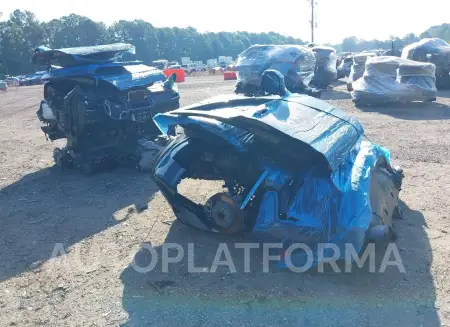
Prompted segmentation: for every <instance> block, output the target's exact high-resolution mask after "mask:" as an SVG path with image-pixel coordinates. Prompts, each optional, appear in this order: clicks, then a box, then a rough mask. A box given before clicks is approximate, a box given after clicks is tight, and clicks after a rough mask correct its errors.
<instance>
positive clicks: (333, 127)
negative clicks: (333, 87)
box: [154, 94, 364, 171]
mask: <svg viewBox="0 0 450 327" xmlns="http://www.w3.org/2000/svg"><path fill="white" fill-rule="evenodd" d="M154 121H155V123H156V125H157V126H158V127H159V129H160V130H161V132H163V133H167V132H168V130H169V128H170V126H172V125H181V126H183V125H189V124H196V125H199V126H200V127H203V128H205V129H208V131H209V132H213V133H216V134H217V135H219V136H221V137H223V138H225V139H228V140H229V141H230V142H231V143H233V142H234V145H235V146H236V147H239V146H244V147H245V145H243V144H238V143H236V138H237V139H239V133H242V130H245V131H249V132H251V133H253V134H255V135H258V136H261V137H265V138H267V135H268V134H269V135H271V136H273V137H270V138H271V140H272V141H273V140H274V139H275V142H278V143H279V146H288V144H292V143H291V142H292V141H294V143H295V142H301V143H303V144H307V145H309V147H310V149H311V150H312V151H315V152H317V153H319V154H320V155H321V156H322V157H323V158H324V159H325V160H326V161H327V162H328V164H329V167H330V168H331V170H333V171H334V170H336V169H338V168H339V166H341V165H342V164H343V163H344V162H345V160H346V158H348V156H349V155H350V154H351V152H352V150H354V149H355V148H357V147H359V144H360V140H361V136H362V135H363V134H364V129H363V127H362V126H361V124H360V123H359V122H358V121H356V120H355V119H354V118H352V117H350V116H348V115H347V114H345V113H344V112H343V111H342V110H340V109H337V108H335V107H333V106H332V105H330V104H328V103H326V102H324V101H321V100H318V99H316V98H313V97H309V96H306V95H297V94H295V95H290V96H288V97H284V98H273V97H267V98H245V97H239V96H231V97H217V98H212V99H209V100H206V101H203V102H200V103H197V104H195V105H192V106H188V107H184V108H181V109H177V110H174V111H171V112H168V113H163V114H158V115H156V116H155V117H154ZM230 125H231V126H234V127H237V129H235V130H231V132H230V128H229V126H230ZM230 134H231V135H230ZM356 150H357V149H356ZM293 151H294V150H293Z"/></svg>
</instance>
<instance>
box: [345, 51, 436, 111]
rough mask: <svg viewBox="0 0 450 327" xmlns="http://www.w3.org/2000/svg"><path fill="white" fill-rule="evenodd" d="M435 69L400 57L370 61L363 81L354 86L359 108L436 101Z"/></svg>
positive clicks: (429, 65)
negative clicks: (360, 106)
mask: <svg viewBox="0 0 450 327" xmlns="http://www.w3.org/2000/svg"><path fill="white" fill-rule="evenodd" d="M434 74H435V66H434V65H433V64H430V63H421V62H416V61H412V60H408V59H401V58H397V57H390V56H382V57H373V58H369V59H368V60H367V62H366V68H365V72H364V75H363V77H362V78H360V79H358V80H357V81H356V82H354V83H353V92H352V98H353V101H354V102H355V103H357V104H364V105H378V104H386V103H395V102H401V103H405V102H413V101H422V102H431V101H434V100H436V83H435V82H436V79H435V75H434Z"/></svg>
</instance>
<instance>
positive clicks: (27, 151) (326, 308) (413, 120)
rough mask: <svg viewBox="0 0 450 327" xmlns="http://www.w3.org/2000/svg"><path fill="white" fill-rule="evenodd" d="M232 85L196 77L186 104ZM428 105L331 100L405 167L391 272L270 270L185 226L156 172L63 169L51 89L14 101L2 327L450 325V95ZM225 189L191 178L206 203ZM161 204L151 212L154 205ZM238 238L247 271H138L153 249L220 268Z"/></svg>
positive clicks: (5, 116) (344, 96)
mask: <svg viewBox="0 0 450 327" xmlns="http://www.w3.org/2000/svg"><path fill="white" fill-rule="evenodd" d="M233 84H234V83H233V82H228V81H227V82H225V81H222V80H221V79H220V77H196V78H189V79H188V80H187V82H186V83H184V84H181V85H180V90H181V92H182V104H183V105H186V104H191V103H194V102H196V101H198V100H201V99H204V98H206V97H209V96H213V95H217V94H220V93H230V92H231V91H232V89H233ZM439 95H440V96H439V98H438V100H437V102H436V103H433V104H429V105H427V106H425V107H421V106H409V107H396V108H389V109H388V108H376V109H373V108H372V109H371V110H361V109H356V108H355V107H354V106H353V104H352V102H351V100H350V97H349V94H348V93H347V92H346V91H345V86H344V85H343V84H340V83H338V84H337V85H336V86H335V88H334V89H333V91H327V92H326V93H325V94H324V96H323V98H324V99H326V100H329V102H330V103H332V104H333V105H336V106H339V107H341V108H343V109H345V110H346V111H347V112H349V113H351V114H353V115H355V116H356V117H357V118H359V119H360V121H361V122H362V123H363V124H364V125H365V128H366V132H367V135H368V137H369V138H370V139H372V140H374V141H377V142H379V143H381V144H383V145H385V146H386V147H388V148H389V149H390V150H391V151H392V160H393V162H394V164H398V165H401V166H402V167H403V168H404V171H405V175H406V178H405V180H404V186H403V191H402V193H401V200H402V202H403V204H402V205H403V207H404V219H403V220H400V221H399V222H398V224H397V232H398V239H397V241H396V242H397V245H398V248H399V249H400V254H401V257H402V259H403V263H404V266H405V269H406V273H405V274H403V273H400V272H399V271H398V270H397V269H396V268H395V267H389V268H388V269H387V271H386V272H385V273H379V272H377V273H370V272H369V271H368V270H367V269H365V268H361V269H354V270H353V272H351V273H340V274H339V273H331V272H327V273H325V274H323V273H322V274H319V273H317V272H315V271H312V272H308V273H304V274H295V273H292V272H278V271H273V272H271V273H263V270H262V266H261V261H260V260H259V259H260V253H259V252H257V251H255V252H254V256H253V257H252V258H254V259H255V260H252V265H251V268H252V269H251V272H250V273H244V272H243V271H244V269H243V260H242V259H243V251H242V250H235V249H234V243H235V242H242V241H244V238H234V239H230V238H225V237H222V236H217V235H210V234H205V233H202V232H199V231H195V230H192V229H190V228H187V227H185V226H183V225H181V224H180V223H177V222H176V221H174V215H173V213H172V212H171V210H170V208H169V206H168V204H167V203H166V202H165V200H164V199H163V197H162V196H161V195H160V194H159V192H158V190H157V188H156V187H155V185H154V184H153V183H152V181H151V178H150V176H149V175H148V174H145V173H139V172H135V171H130V170H125V169H120V170H116V171H113V172H104V173H99V174H96V175H94V176H91V177H87V176H83V175H81V174H80V173H77V172H60V171H58V170H57V169H55V168H53V167H52V164H53V163H52V150H53V148H54V147H55V143H56V145H61V144H60V143H58V142H55V143H53V144H52V143H51V142H49V141H46V140H45V137H44V135H43V134H42V133H41V131H40V129H39V127H40V124H39V122H38V120H37V118H36V116H35V112H36V110H37V106H38V103H39V101H40V99H41V96H42V87H41V86H33V87H22V88H19V90H18V91H14V90H9V91H7V92H2V93H0V113H1V117H2V120H1V124H0V126H1V128H0V187H1V190H0V209H1V210H0V222H1V229H0V248H1V249H2V250H1V251H0V262H1V264H0V326H130V327H131V326H396V327H397V326H450V293H449V292H450V274H449V273H450V272H449V267H450V263H449V257H450V256H449V255H450V247H449V244H450V242H449V241H450V235H449V233H450V217H449V214H450V213H449V212H450V210H449V209H450V203H449V201H448V200H449V194H450V186H449V185H450V177H449V174H448V172H449V171H450V162H449V154H450V140H449V138H448V137H447V135H449V134H450V133H449V132H450V124H449V120H448V119H450V92H441V93H440V94H439ZM216 186H217V185H214V184H210V183H201V182H198V181H188V182H187V183H185V184H183V186H182V187H183V188H184V189H185V190H186V191H187V192H189V193H190V194H191V196H192V197H193V198H195V199H198V200H202V201H204V200H205V199H206V196H207V195H209V194H211V192H212V191H213V190H214V187H216ZM147 204H148V209H146V210H143V211H141V210H140V209H142V208H144V207H145V206H146V205H147ZM220 242H228V244H229V249H230V251H231V253H232V256H233V259H234V263H235V265H236V268H237V270H238V273H236V274H228V273H227V270H225V269H220V268H219V269H218V271H217V272H216V273H209V274H205V273H187V266H188V261H187V260H183V261H181V262H180V263H178V264H173V265H171V266H170V270H169V272H168V273H162V272H161V267H160V265H158V266H157V267H156V268H155V269H154V270H153V271H152V272H150V273H138V272H136V271H135V270H134V269H133V268H132V267H131V262H132V260H133V258H135V257H136V259H137V262H141V261H140V260H146V259H148V258H146V256H145V253H144V252H143V251H140V246H141V244H146V243H151V244H152V245H153V246H154V247H156V248H157V251H160V250H161V245H162V244H164V243H180V244H182V245H183V247H184V249H187V244H188V243H195V247H194V250H195V265H196V266H197V267H200V266H204V267H210V266H211V263H212V261H213V258H214V255H215V253H216V250H217V246H218V243H220Z"/></svg>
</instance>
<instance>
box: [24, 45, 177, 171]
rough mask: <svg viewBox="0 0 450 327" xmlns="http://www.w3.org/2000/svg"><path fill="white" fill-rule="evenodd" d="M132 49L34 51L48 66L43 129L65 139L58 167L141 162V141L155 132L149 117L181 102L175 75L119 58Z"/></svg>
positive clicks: (50, 135) (58, 152) (90, 167)
mask: <svg viewBox="0 0 450 327" xmlns="http://www.w3.org/2000/svg"><path fill="white" fill-rule="evenodd" d="M130 51H131V52H133V51H134V47H133V46H131V45H127V44H112V45H105V46H96V47H82V48H69V49H58V50H51V49H39V50H37V51H36V53H35V55H34V56H33V61H34V62H35V63H37V64H47V65H49V69H48V73H47V74H46V75H45V76H44V77H43V79H44V80H45V81H46V83H45V85H44V100H43V101H42V102H41V104H40V107H39V110H38V111H37V116H38V118H39V120H40V121H42V122H43V123H44V126H43V127H42V131H43V132H44V133H45V134H46V136H47V137H48V138H49V139H50V140H52V141H53V140H57V139H62V138H66V139H67V144H66V146H65V147H64V148H63V149H55V152H54V159H55V163H56V164H57V165H58V166H61V167H63V168H66V167H72V166H75V167H80V168H83V169H84V170H86V171H92V170H93V169H97V168H100V167H104V166H105V165H106V164H107V165H109V164H114V165H115V164H120V165H126V166H131V167H136V166H139V163H140V162H141V160H142V158H143V156H144V152H145V149H144V148H143V147H142V146H141V144H144V143H145V141H146V140H152V139H153V138H154V137H155V136H157V135H158V134H159V130H158V129H157V128H156V126H155V125H154V122H153V116H154V115H155V114H157V113H162V112H166V111H169V110H173V109H176V108H178V107H179V93H178V89H177V87H176V85H175V83H174V77H173V76H172V77H169V78H167V79H166V77H165V75H164V74H163V72H161V71H159V70H157V69H155V68H153V67H149V66H146V65H143V64H142V63H140V62H135V61H133V62H125V61H120V60H119V59H120V56H121V55H123V54H124V53H125V52H130Z"/></svg>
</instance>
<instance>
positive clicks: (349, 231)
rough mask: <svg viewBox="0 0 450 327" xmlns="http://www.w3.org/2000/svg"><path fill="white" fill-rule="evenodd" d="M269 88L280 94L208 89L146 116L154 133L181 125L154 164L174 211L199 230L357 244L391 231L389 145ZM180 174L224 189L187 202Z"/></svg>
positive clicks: (394, 185)
mask: <svg viewBox="0 0 450 327" xmlns="http://www.w3.org/2000/svg"><path fill="white" fill-rule="evenodd" d="M276 85H279V83H276ZM268 93H272V94H277V93H278V94H280V95H277V96H273V95H272V96H263V97H256V98H247V97H241V96H230V97H217V98H213V99H210V100H206V101H204V102H200V103H197V104H194V105H192V106H189V107H184V108H181V109H178V110H175V111H171V112H168V113H164V114H159V115H157V116H156V117H155V118H154V120H155V122H156V124H157V125H158V127H159V128H160V129H161V131H162V132H163V133H169V134H170V131H171V130H173V126H176V125H178V126H181V127H182V128H183V130H184V133H183V135H181V136H178V137H177V138H176V139H174V140H173V141H172V142H171V143H170V144H168V145H167V146H166V147H165V148H164V149H163V151H162V152H161V153H160V155H159V158H158V159H157V160H156V162H155V166H154V171H153V174H154V179H155V181H156V183H157V184H158V186H159V188H160V190H161V192H162V194H163V195H164V196H165V198H166V199H167V200H168V202H169V203H170V205H171V206H172V208H173V211H174V213H175V215H176V217H177V218H178V219H179V220H180V221H181V222H183V223H185V224H187V225H189V226H192V227H195V228H199V229H202V230H206V231H213V232H221V233H228V234H231V233H239V232H242V231H245V230H250V231H251V232H252V234H253V236H254V237H255V238H256V239H257V240H259V241H263V242H267V241H269V242H287V243H292V242H295V243H299V242H301V243H304V244H308V245H309V246H311V247H313V246H314V245H315V244H318V243H328V242H330V243H334V244H336V245H338V246H344V244H345V243H352V244H353V245H354V246H355V248H357V249H361V247H362V245H363V244H364V243H365V242H366V241H367V240H371V239H379V238H384V237H386V236H388V235H390V232H391V231H392V230H391V229H392V221H393V217H394V216H395V215H396V214H397V213H398V212H399V211H397V210H398V199H399V192H400V188H401V184H402V179H403V172H402V170H401V169H400V168H398V167H397V168H393V167H392V166H391V163H390V154H389V151H388V150H387V149H385V148H383V147H381V146H379V145H376V144H374V143H372V142H370V141H369V140H368V139H367V138H366V137H365V135H364V129H363V127H362V126H361V124H360V123H359V122H358V121H356V120H355V119H354V118H352V117H350V116H348V115H347V114H345V113H344V112H343V111H341V110H340V109H337V108H335V107H333V106H332V105H330V104H328V103H326V102H324V101H321V100H318V99H315V98H313V97H309V96H306V95H299V94H290V93H289V92H284V91H283V92H268ZM185 178H190V179H203V180H223V181H224V187H225V189H226V191H225V192H221V193H217V194H215V195H213V196H212V197H211V198H210V199H208V200H207V201H206V203H205V204H198V203H194V202H193V201H191V200H189V199H187V198H186V197H184V196H183V195H182V194H180V193H178V191H177V185H178V184H179V183H180V181H181V180H182V179H185ZM391 235H392V234H391Z"/></svg>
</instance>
